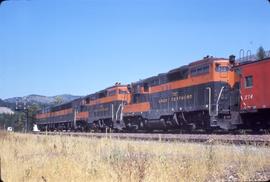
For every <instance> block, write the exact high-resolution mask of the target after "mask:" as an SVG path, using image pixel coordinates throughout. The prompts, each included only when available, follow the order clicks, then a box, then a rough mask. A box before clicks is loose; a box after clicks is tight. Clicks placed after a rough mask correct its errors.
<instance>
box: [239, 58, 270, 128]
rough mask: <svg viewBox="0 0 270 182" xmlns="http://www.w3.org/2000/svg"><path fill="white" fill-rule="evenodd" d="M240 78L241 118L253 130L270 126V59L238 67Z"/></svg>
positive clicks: (254, 61) (250, 62) (244, 63)
mask: <svg viewBox="0 0 270 182" xmlns="http://www.w3.org/2000/svg"><path fill="white" fill-rule="evenodd" d="M236 72H237V73H238V74H239V76H240V100H241V107H240V112H241V117H242V120H243V122H244V126H245V127H247V128H252V129H255V130H256V129H263V128H269V126H270V58H266V59H262V60H253V61H245V62H243V63H240V64H239V65H238V66H237V67H236Z"/></svg>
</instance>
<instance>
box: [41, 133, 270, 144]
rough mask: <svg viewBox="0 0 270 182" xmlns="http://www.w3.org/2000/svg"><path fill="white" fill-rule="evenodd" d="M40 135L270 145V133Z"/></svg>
mask: <svg viewBox="0 0 270 182" xmlns="http://www.w3.org/2000/svg"><path fill="white" fill-rule="evenodd" d="M36 134H39V135H61V136H72V137H88V138H113V139H128V140H152V141H161V142H162V141H167V142H194V143H205V144H212V143H222V144H236V145H256V146H257V145H260V146H270V135H229V134H226V135H207V134H158V133H151V134H148V133H147V134H146V133H76V132H39V133H36Z"/></svg>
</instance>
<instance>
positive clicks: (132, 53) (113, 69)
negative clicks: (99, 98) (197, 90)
mask: <svg viewBox="0 0 270 182" xmlns="http://www.w3.org/2000/svg"><path fill="white" fill-rule="evenodd" d="M269 18H270V4H269V3H268V2H267V1H266V0H203V1H201V0H76V1H74V0H57V1H55V0H10V1H7V2H4V3H3V4H2V5H1V6H0V98H9V97H14V96H24V95H29V94H41V95H48V96H51V95H57V94H63V93H70V94H74V95H86V94H89V93H92V92H95V91H98V90H101V89H103V88H105V87H108V86H111V85H112V84H114V83H115V82H121V83H130V82H133V81H137V80H139V79H143V78H147V77H149V76H153V75H156V74H158V73H160V72H167V71H169V70H170V69H173V68H176V67H179V66H181V65H184V64H188V63H189V62H191V61H195V60H198V59H200V58H202V57H204V56H205V55H213V56H217V57H228V56H229V55H230V54H236V55H238V54H239V50H240V49H242V48H243V49H245V50H248V49H250V50H252V52H253V53H255V52H256V50H257V48H258V47H259V46H260V45H262V46H264V48H265V49H270V36H269V32H270V23H269Z"/></svg>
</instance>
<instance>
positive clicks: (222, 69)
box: [216, 64, 230, 73]
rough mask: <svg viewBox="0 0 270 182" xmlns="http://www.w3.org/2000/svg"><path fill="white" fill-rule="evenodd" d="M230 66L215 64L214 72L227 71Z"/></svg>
mask: <svg viewBox="0 0 270 182" xmlns="http://www.w3.org/2000/svg"><path fill="white" fill-rule="evenodd" d="M229 70H230V68H229V67H228V66H221V65H219V64H216V72H220V73H221V72H228V71H229Z"/></svg>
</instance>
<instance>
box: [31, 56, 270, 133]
mask: <svg viewBox="0 0 270 182" xmlns="http://www.w3.org/2000/svg"><path fill="white" fill-rule="evenodd" d="M269 71H270V59H269V58H268V59H264V60H256V61H245V62H242V63H236V62H235V60H234V57H233V56H232V57H230V59H223V58H214V57H209V56H207V57H205V58H204V59H202V60H199V61H196V62H192V63H190V64H188V65H185V66H182V67H179V68H176V69H174V70H171V71H169V72H167V73H162V74H159V75H157V76H153V77H150V78H147V79H144V80H141V81H138V82H135V83H131V84H130V85H121V84H119V83H116V84H115V85H114V86H112V87H109V88H107V89H104V90H102V91H99V92H96V93H94V94H90V95H88V96H86V97H83V98H80V99H77V100H74V101H72V102H69V103H66V104H62V105H59V106H56V107H52V108H47V109H45V110H43V111H40V113H39V114H37V116H36V119H37V124H38V127H39V128H40V129H41V130H46V129H47V130H81V131H88V130H99V131H105V130H107V129H108V128H111V129H114V130H132V131H134V130H135V131H136V130H149V131H151V130H157V129H158V130H165V131H166V130H174V129H181V130H186V131H191V130H197V129H200V130H210V131H211V130H213V129H217V128H219V129H224V130H233V129H239V128H252V129H260V128H268V129H269V125H270V114H269V113H270V112H269V111H270V98H269V93H270V87H269V83H270V80H269V78H270V77H269V74H270V72H269ZM266 75H268V76H266Z"/></svg>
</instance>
